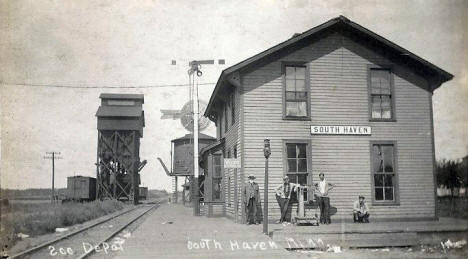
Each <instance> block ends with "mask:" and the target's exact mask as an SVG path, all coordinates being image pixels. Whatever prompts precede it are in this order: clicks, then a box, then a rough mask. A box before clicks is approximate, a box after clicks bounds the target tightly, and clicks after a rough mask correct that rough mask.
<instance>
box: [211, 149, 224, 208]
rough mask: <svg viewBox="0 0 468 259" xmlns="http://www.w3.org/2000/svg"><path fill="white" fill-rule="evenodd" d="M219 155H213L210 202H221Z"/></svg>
mask: <svg viewBox="0 0 468 259" xmlns="http://www.w3.org/2000/svg"><path fill="white" fill-rule="evenodd" d="M222 170H223V169H222V165H221V155H213V188H212V190H213V192H212V195H213V196H212V200H213V201H220V200H221V179H222Z"/></svg>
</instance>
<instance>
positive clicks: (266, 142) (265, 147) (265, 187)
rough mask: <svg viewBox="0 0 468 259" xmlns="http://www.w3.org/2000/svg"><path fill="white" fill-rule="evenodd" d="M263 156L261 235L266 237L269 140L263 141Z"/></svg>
mask: <svg viewBox="0 0 468 259" xmlns="http://www.w3.org/2000/svg"><path fill="white" fill-rule="evenodd" d="M263 154H264V155H265V185H264V190H263V191H264V197H263V200H264V203H265V204H264V206H263V234H265V235H268V234H269V233H268V158H269V157H270V154H271V149H270V140H269V139H265V140H264V146H263Z"/></svg>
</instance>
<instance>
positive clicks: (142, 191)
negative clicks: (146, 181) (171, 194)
mask: <svg viewBox="0 0 468 259" xmlns="http://www.w3.org/2000/svg"><path fill="white" fill-rule="evenodd" d="M139 188H140V191H139V198H140V199H141V200H146V199H147V197H148V187H139Z"/></svg>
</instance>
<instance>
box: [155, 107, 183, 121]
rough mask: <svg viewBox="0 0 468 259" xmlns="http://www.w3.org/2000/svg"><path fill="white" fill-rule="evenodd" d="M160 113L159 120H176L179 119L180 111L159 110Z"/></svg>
mask: <svg viewBox="0 0 468 259" xmlns="http://www.w3.org/2000/svg"><path fill="white" fill-rule="evenodd" d="M160 111H161V113H162V116H161V119H162V120H164V119H173V120H177V119H180V116H181V112H180V110H162V109H161V110H160Z"/></svg>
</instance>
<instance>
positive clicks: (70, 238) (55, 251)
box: [10, 202, 159, 259]
mask: <svg viewBox="0 0 468 259" xmlns="http://www.w3.org/2000/svg"><path fill="white" fill-rule="evenodd" d="M158 206H159V202H155V203H154V204H146V205H139V206H136V207H134V208H131V209H128V210H125V211H123V212H121V213H118V214H116V215H113V216H111V217H109V218H106V219H103V220H101V221H98V222H96V223H93V224H92V225H89V226H86V227H84V228H82V229H78V230H75V231H73V232H70V233H68V234H66V235H63V236H61V237H58V238H55V239H53V240H50V241H47V242H44V243H42V244H39V245H37V246H34V247H31V248H29V249H27V250H25V251H23V252H20V253H18V254H15V255H12V256H11V257H10V258H11V259H13V258H50V257H60V258H63V257H65V258H80V259H81V258H87V257H89V256H90V255H92V254H93V253H95V252H96V251H97V250H99V251H102V250H101V249H104V248H105V246H106V245H107V246H108V247H107V248H108V249H110V246H109V244H108V243H106V242H108V241H109V240H111V239H112V238H114V237H115V236H116V235H118V234H119V233H121V232H122V231H124V230H125V229H126V228H128V227H129V226H130V225H131V224H132V223H134V222H135V221H137V220H138V219H140V218H142V217H143V216H144V215H146V214H147V213H148V212H150V211H151V210H153V209H155V208H157V207H158ZM105 223H107V224H105ZM104 225H107V226H104ZM114 225H115V226H116V227H115V228H116V230H113V229H114ZM110 228H112V229H110ZM84 240H86V244H89V245H88V246H87V247H88V249H85V242H84ZM78 251H82V252H83V253H80V252H78ZM99 251H98V252H99ZM106 253H107V251H106Z"/></svg>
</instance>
